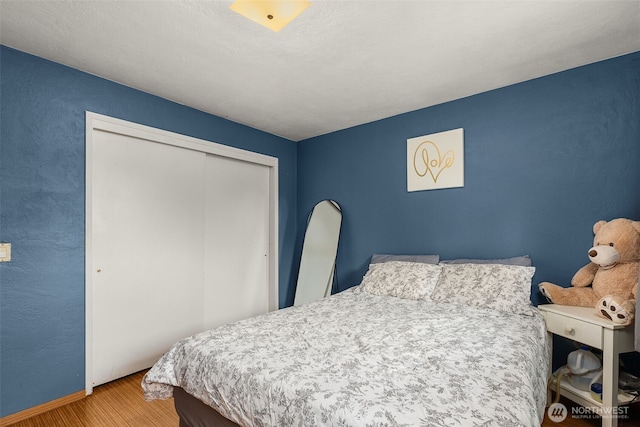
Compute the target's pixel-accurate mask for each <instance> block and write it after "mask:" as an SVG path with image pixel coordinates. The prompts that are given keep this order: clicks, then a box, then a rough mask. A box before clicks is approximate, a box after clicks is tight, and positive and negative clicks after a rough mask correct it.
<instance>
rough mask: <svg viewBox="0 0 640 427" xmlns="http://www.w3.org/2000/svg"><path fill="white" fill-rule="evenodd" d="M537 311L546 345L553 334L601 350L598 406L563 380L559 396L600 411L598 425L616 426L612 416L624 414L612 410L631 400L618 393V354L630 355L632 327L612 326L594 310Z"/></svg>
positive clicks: (561, 307)
mask: <svg viewBox="0 0 640 427" xmlns="http://www.w3.org/2000/svg"><path fill="white" fill-rule="evenodd" d="M538 308H539V309H540V311H541V312H542V314H543V316H544V318H545V321H546V323H547V332H548V333H549V338H550V341H552V342H553V340H551V338H552V335H553V334H556V335H560V336H563V337H565V338H569V339H571V340H574V341H578V342H580V343H583V344H586V345H588V346H591V347H594V348H598V349H600V350H602V403H600V402H598V401H596V400H594V399H593V398H592V397H591V394H590V393H589V392H584V391H581V390H577V389H576V388H574V387H572V386H571V384H569V383H568V382H566V381H564V380H563V381H561V389H560V394H561V395H563V396H565V397H567V398H569V399H571V400H572V401H574V402H576V403H577V404H579V405H582V406H584V407H587V408H593V407H597V408H601V411H602V412H601V413H600V415H602V425H603V426H604V427H609V426H612V427H615V426H617V425H618V416H616V414H619V415H620V416H624V414H623V413H621V412H618V410H617V409H614V408H617V407H618V404H625V403H628V402H630V401H631V400H632V399H633V396H630V395H628V394H622V393H618V369H619V362H620V361H619V354H620V353H626V352H629V351H634V343H633V340H634V335H633V325H629V326H621V325H615V324H613V323H612V322H611V321H609V320H607V319H604V318H601V317H599V316H598V315H596V313H595V308H585V307H573V306H566V305H556V304H545V305H539V306H538ZM552 353H553V352H552ZM549 367H551V360H549ZM550 369H551V368H550Z"/></svg>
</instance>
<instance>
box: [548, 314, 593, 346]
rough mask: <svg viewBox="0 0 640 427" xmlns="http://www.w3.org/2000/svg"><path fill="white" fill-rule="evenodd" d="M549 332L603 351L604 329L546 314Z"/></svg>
mask: <svg viewBox="0 0 640 427" xmlns="http://www.w3.org/2000/svg"><path fill="white" fill-rule="evenodd" d="M545 317H546V319H547V330H548V331H549V332H552V333H554V334H556V335H560V336H563V337H565V338H569V339H571V340H574V341H578V342H581V343H583V344H587V345H589V346H591V347H595V348H599V349H602V327H601V326H599V325H595V324H593V323H589V322H583V321H581V320H577V319H572V318H571V317H567V316H563V315H561V314H556V313H549V312H547V313H545Z"/></svg>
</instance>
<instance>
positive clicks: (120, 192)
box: [92, 131, 206, 385]
mask: <svg viewBox="0 0 640 427" xmlns="http://www.w3.org/2000/svg"><path fill="white" fill-rule="evenodd" d="M92 149H93V155H92V162H93V169H92V170H93V173H92V181H93V201H92V202H93V223H92V224H93V225H92V234H93V244H92V251H93V252H92V253H93V272H92V281H93V324H92V329H93V341H92V345H93V350H92V352H93V384H94V385H98V384H102V383H105V382H107V381H110V380H113V379H116V378H120V377H122V376H124V375H128V374H130V373H133V372H136V371H139V370H141V369H144V368H147V367H149V366H151V365H152V364H153V363H154V362H155V361H156V360H157V359H158V358H159V357H160V356H161V355H162V354H163V353H164V352H165V351H166V350H167V349H168V348H169V347H170V346H171V345H172V344H173V343H174V342H175V341H177V340H179V339H181V338H183V337H185V336H188V335H191V334H193V333H195V332H198V331H201V330H202V328H203V306H202V300H201V299H200V296H201V295H202V292H203V289H202V286H203V280H204V271H203V268H202V265H203V262H204V255H203V254H204V252H203V248H204V236H203V233H202V230H203V228H204V199H203V194H204V175H205V159H206V155H205V154H204V153H201V152H197V151H192V150H187V149H182V148H177V147H173V146H170V145H165V144H159V143H155V142H150V141H146V140H143V139H138V138H134V137H129V136H124V135H120V134H114V133H109V132H103V131H95V132H94V134H93V147H92ZM194 296H195V297H194Z"/></svg>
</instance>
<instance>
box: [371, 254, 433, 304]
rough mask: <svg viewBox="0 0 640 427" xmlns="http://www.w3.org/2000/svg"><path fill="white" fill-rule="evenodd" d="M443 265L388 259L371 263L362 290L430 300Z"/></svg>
mask: <svg viewBox="0 0 640 427" xmlns="http://www.w3.org/2000/svg"><path fill="white" fill-rule="evenodd" d="M441 270H442V267H441V266H439V265H437V264H424V263H418V262H405V261H388V262H384V263H379V264H371V265H369V271H367V274H365V275H364V277H363V278H362V283H361V284H360V290H361V291H362V292H368V293H370V294H373V295H389V296H394V297H398V298H407V299H415V300H429V299H430V295H431V293H432V292H433V290H434V289H435V286H436V283H437V282H438V276H440V271H441Z"/></svg>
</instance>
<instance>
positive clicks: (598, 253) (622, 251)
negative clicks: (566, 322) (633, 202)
mask: <svg viewBox="0 0 640 427" xmlns="http://www.w3.org/2000/svg"><path fill="white" fill-rule="evenodd" d="M593 233H594V234H595V237H594V239H593V247H592V248H591V249H589V251H588V255H589V259H590V260H591V262H590V263H589V264H587V265H585V266H584V267H582V268H581V269H579V270H578V271H577V272H576V274H575V275H574V276H573V279H571V287H568V288H564V287H562V286H558V285H555V284H553V283H549V282H542V283H540V284H539V285H538V287H539V289H540V292H542V294H543V295H544V296H545V297H547V299H548V300H549V301H550V302H552V303H554V304H561V305H574V306H580V307H595V308H596V313H597V314H598V315H600V316H602V317H605V318H607V319H609V320H611V321H612V322H613V323H616V324H622V325H628V324H630V323H631V321H632V320H633V318H634V312H635V307H636V298H637V296H638V277H639V275H638V273H639V270H640V221H632V220H630V219H626V218H617V219H614V220H611V221H609V222H607V221H598V222H596V223H595V225H594V226H593ZM589 285H591V286H589Z"/></svg>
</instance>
